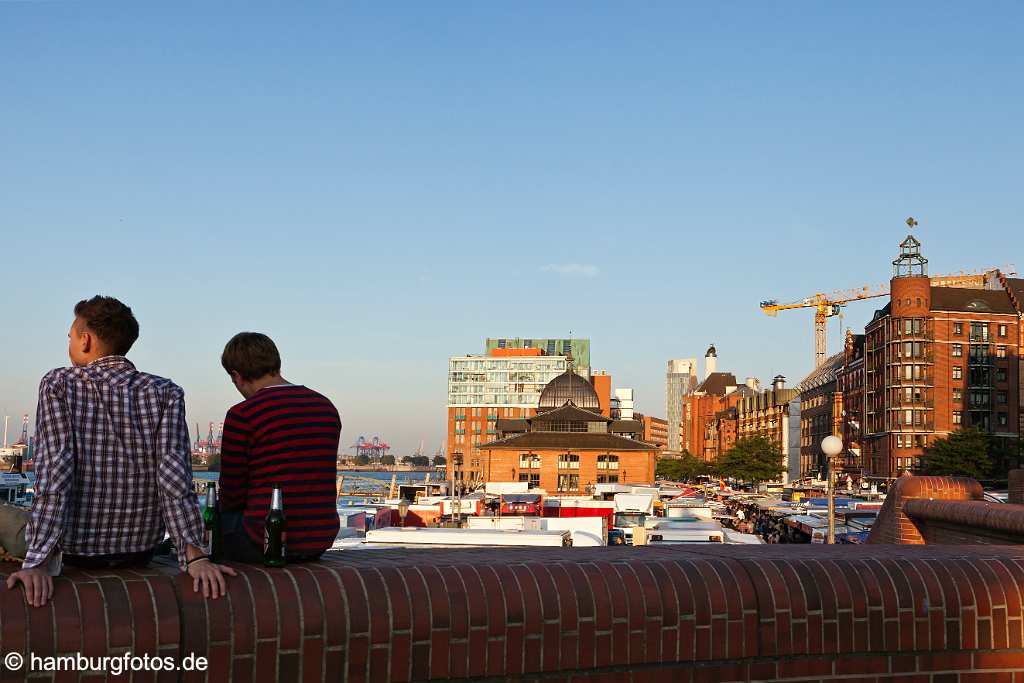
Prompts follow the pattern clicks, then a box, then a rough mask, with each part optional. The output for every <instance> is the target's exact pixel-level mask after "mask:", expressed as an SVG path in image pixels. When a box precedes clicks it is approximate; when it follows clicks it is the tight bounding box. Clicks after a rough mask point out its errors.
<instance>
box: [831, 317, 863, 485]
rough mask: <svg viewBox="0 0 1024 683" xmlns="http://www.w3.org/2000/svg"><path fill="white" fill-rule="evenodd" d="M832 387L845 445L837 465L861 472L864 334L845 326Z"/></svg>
mask: <svg viewBox="0 0 1024 683" xmlns="http://www.w3.org/2000/svg"><path fill="white" fill-rule="evenodd" d="M836 391H838V392H839V394H840V397H841V400H842V403H841V404H840V405H841V408H840V410H841V412H840V418H841V419H840V421H839V422H840V424H839V430H840V433H839V436H840V437H841V438H842V440H843V445H844V446H845V448H844V450H843V454H842V458H843V461H842V463H841V467H842V469H843V471H844V472H847V473H850V474H862V471H863V468H864V464H863V460H862V458H861V454H862V452H863V443H862V441H863V429H864V335H863V334H853V332H852V331H850V330H849V329H847V330H846V344H845V346H844V348H843V364H842V366H840V367H839V368H837V369H836Z"/></svg>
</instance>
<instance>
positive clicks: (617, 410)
mask: <svg viewBox="0 0 1024 683" xmlns="http://www.w3.org/2000/svg"><path fill="white" fill-rule="evenodd" d="M611 413H612V415H611V416H612V417H613V418H615V419H616V420H632V419H633V390H632V389H626V388H622V389H616V390H615V396H614V397H612V409H611Z"/></svg>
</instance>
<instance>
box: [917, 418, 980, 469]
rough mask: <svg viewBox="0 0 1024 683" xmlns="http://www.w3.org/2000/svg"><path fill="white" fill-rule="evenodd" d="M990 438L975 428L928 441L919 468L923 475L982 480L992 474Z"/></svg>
mask: <svg viewBox="0 0 1024 683" xmlns="http://www.w3.org/2000/svg"><path fill="white" fill-rule="evenodd" d="M991 442H992V439H991V437H989V435H988V434H987V433H986V432H983V431H981V430H980V429H978V428H976V427H968V428H966V429H958V430H956V431H955V432H950V433H949V436H946V437H944V438H938V439H935V440H934V441H932V444H931V446H929V447H928V449H927V450H926V451H925V455H924V458H923V460H922V462H921V469H922V470H923V471H924V472H925V473H926V474H935V475H945V476H953V477H973V478H974V479H982V478H984V477H986V476H987V475H988V474H989V472H991V471H992V458H991V457H989V449H990V448H991V445H992V443H991Z"/></svg>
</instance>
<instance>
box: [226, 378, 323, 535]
mask: <svg viewBox="0 0 1024 683" xmlns="http://www.w3.org/2000/svg"><path fill="white" fill-rule="evenodd" d="M340 437H341V418H340V417H339V416H338V410H337V409H336V408H335V407H334V404H333V403H331V402H330V400H328V399H327V398H326V397H325V396H323V395H321V394H318V393H317V392H315V391H313V390H312V389H308V388H306V387H304V386H300V385H283V386H272V387H264V388H263V389H260V390H259V391H258V392H256V394H255V395H254V396H252V397H251V398H248V399H246V400H245V401H243V402H241V403H239V404H238V405H236V406H234V407H232V408H231V409H230V410H228V414H227V417H225V418H224V438H223V441H222V443H221V472H220V504H221V509H222V510H223V511H226V512H227V511H233V510H235V511H242V512H244V516H243V519H244V524H245V529H246V531H247V532H248V534H249V536H250V537H251V538H252V539H253V540H254V541H256V542H257V543H259V544H260V545H261V546H262V544H263V519H264V518H265V517H266V515H267V512H268V511H269V510H270V495H271V490H272V489H273V487H274V486H280V487H281V490H282V493H283V497H284V512H285V517H286V518H287V520H288V531H287V534H288V538H287V547H288V554H290V555H291V554H295V555H307V554H316V553H320V552H323V551H324V550H326V549H327V548H330V547H331V544H332V543H333V542H334V539H335V537H336V536H337V535H338V511H337V507H336V505H337V494H336V489H335V480H336V476H337V461H338V440H339V439H340Z"/></svg>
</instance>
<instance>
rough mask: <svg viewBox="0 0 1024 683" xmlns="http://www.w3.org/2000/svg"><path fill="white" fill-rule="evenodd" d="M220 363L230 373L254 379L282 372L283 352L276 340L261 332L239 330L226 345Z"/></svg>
mask: <svg viewBox="0 0 1024 683" xmlns="http://www.w3.org/2000/svg"><path fill="white" fill-rule="evenodd" d="M220 364H221V365H223V366H224V369H225V370H227V371H228V373H229V374H230V373H232V372H237V373H238V374H239V375H241V377H242V379H247V380H254V379H259V378H260V377H266V376H267V375H275V374H277V373H279V372H281V354H280V353H278V352H277V346H276V345H275V344H274V340H272V339H271V338H270V337H268V336H267V335H265V334H261V333H259V332H239V333H238V334H236V335H235V336H234V337H232V338H231V340H230V341H229V342H228V343H227V345H226V346H225V347H224V353H222V354H221V355H220Z"/></svg>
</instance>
